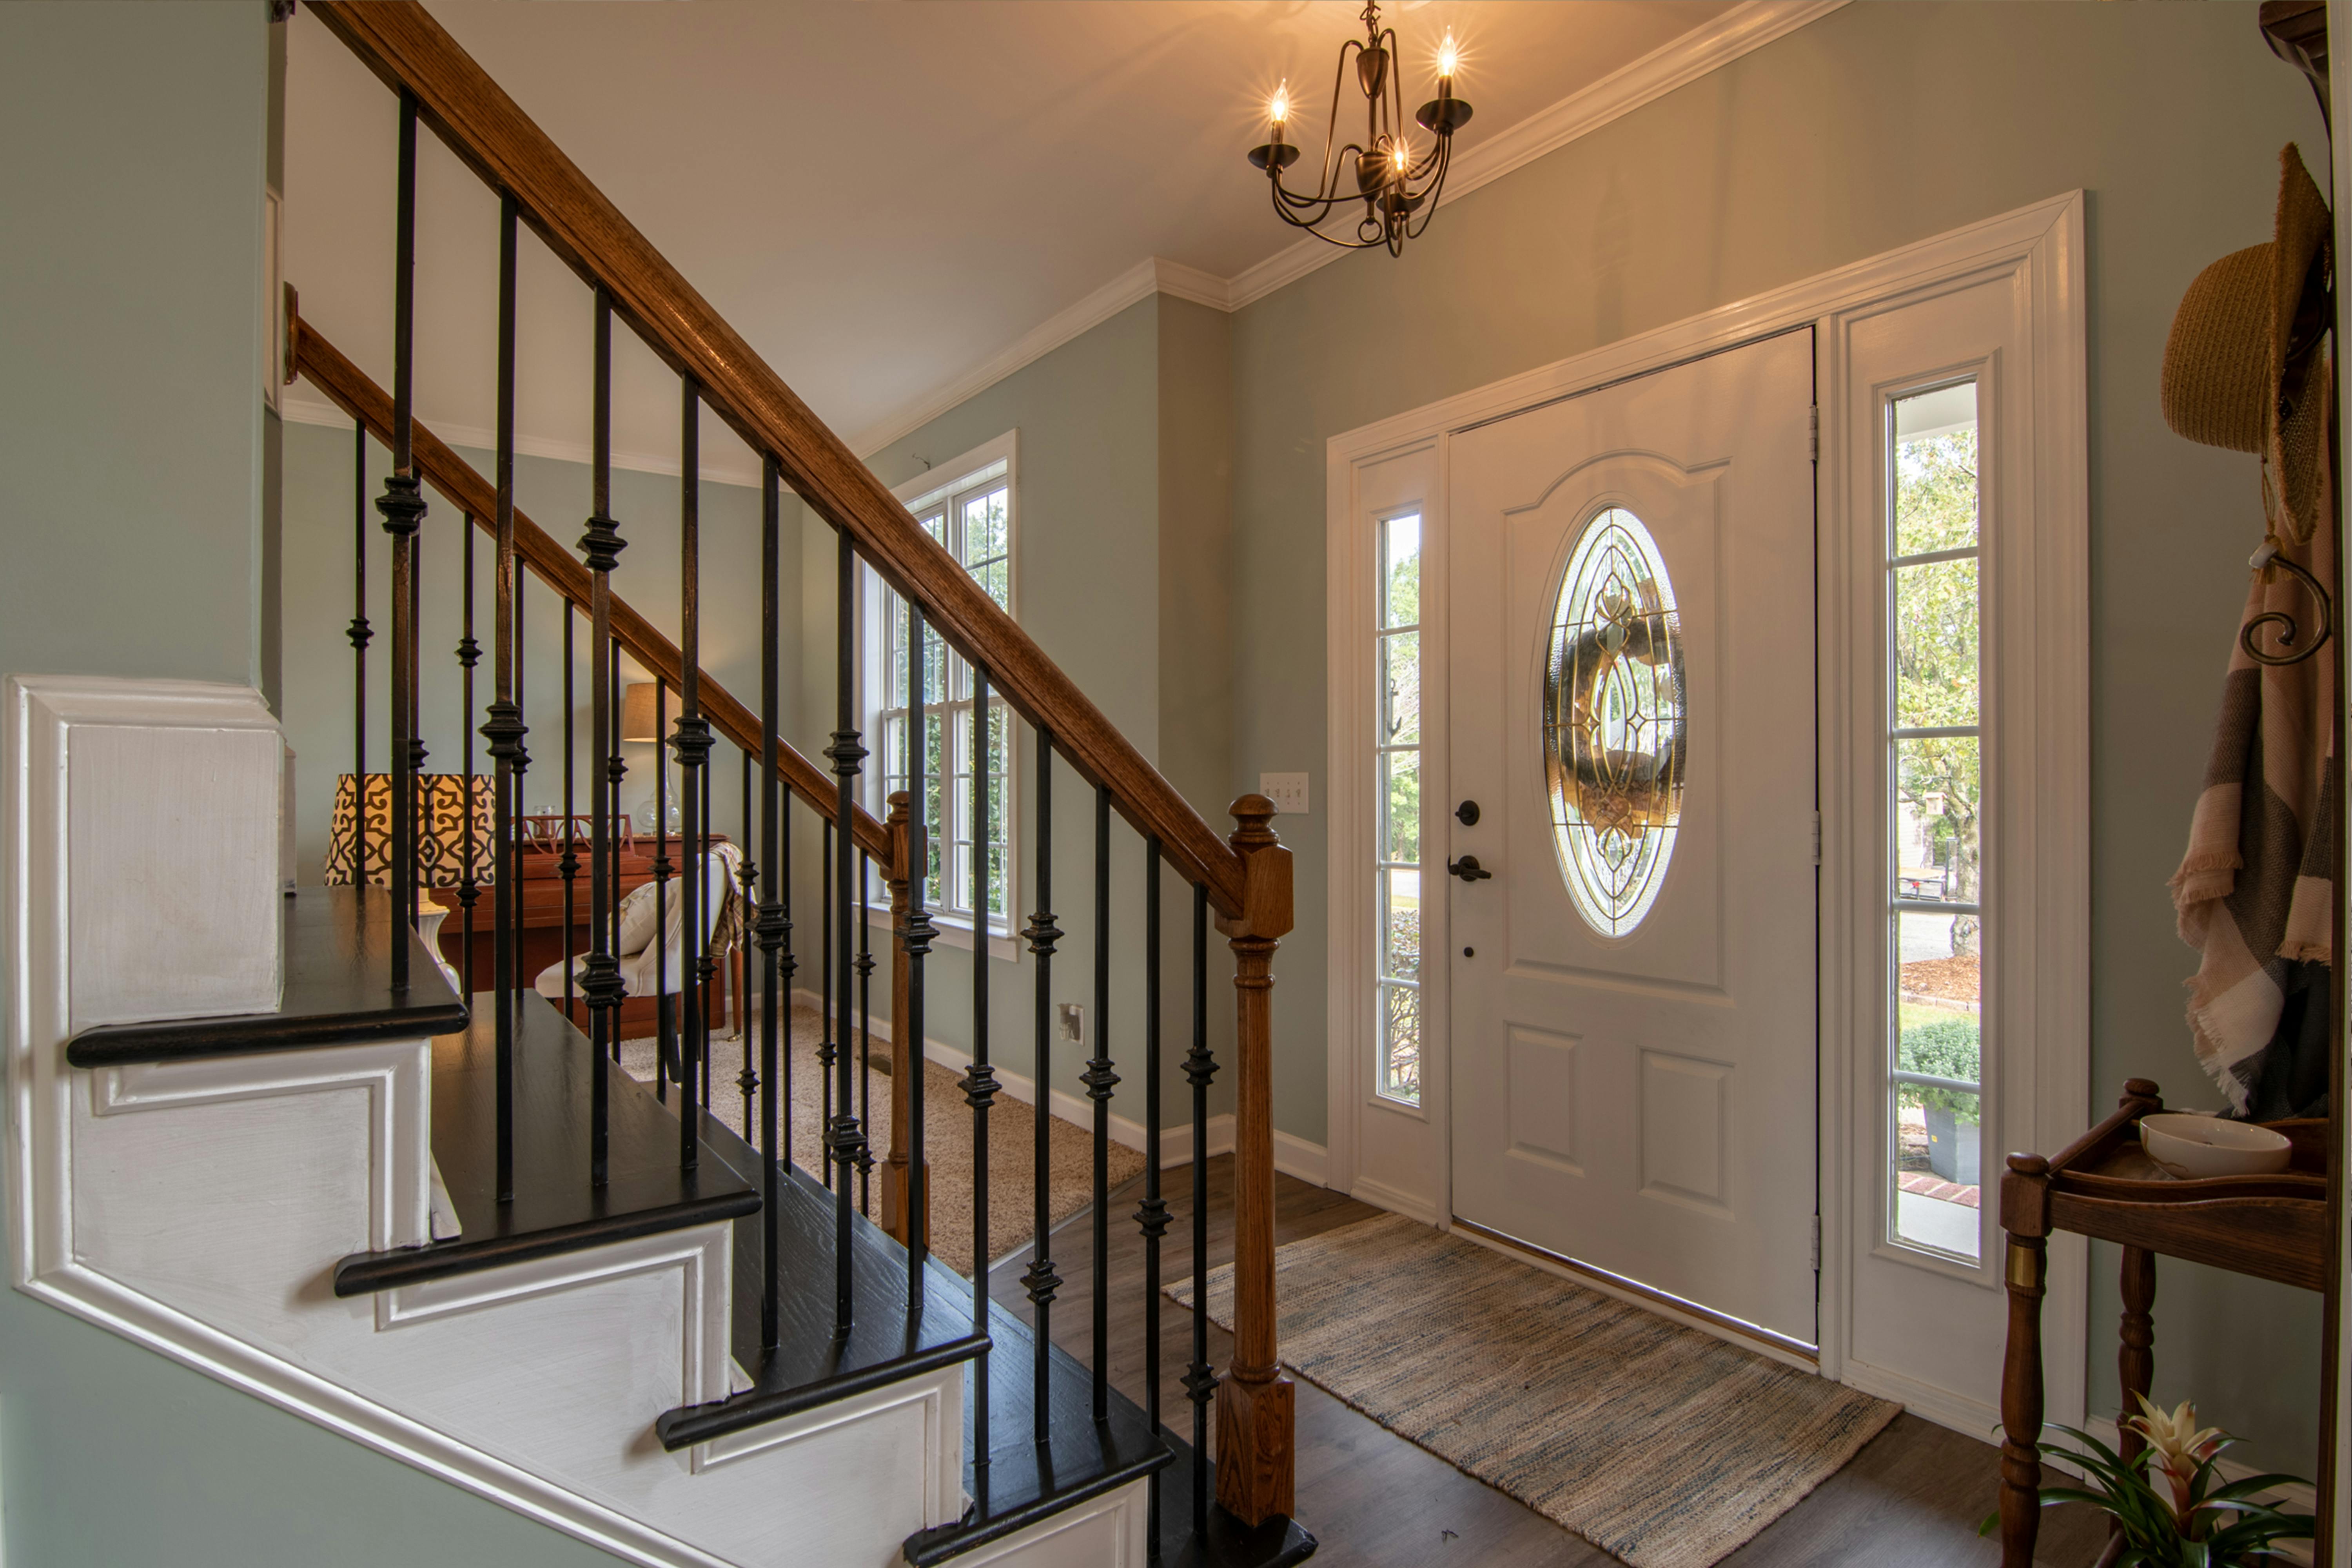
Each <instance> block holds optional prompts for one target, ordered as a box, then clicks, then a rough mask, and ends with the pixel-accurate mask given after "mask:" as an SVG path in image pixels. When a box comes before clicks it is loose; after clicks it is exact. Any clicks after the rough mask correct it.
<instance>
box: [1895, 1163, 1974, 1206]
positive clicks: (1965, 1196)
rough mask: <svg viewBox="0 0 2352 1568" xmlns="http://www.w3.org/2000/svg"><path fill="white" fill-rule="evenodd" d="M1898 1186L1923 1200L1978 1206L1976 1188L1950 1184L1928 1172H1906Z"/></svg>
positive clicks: (1899, 1180)
mask: <svg viewBox="0 0 2352 1568" xmlns="http://www.w3.org/2000/svg"><path fill="white" fill-rule="evenodd" d="M1897 1184H1898V1185H1900V1186H1901V1187H1902V1189H1903V1190H1904V1191H1905V1192H1906V1193H1916V1194H1918V1195H1919V1196H1921V1197H1923V1198H1934V1199H1936V1200H1937V1202H1939V1203H1947V1204H1959V1205H1963V1206H1965V1207H1968V1208H1974V1207H1976V1206H1977V1189H1976V1188H1974V1187H1964V1186H1961V1185H1960V1184H1958V1183H1957V1182H1948V1181H1946V1180H1944V1178H1943V1177H1941V1176H1937V1175H1933V1174H1931V1173H1928V1172H1926V1171H1906V1172H1904V1173H1902V1174H1901V1175H1900V1176H1899V1177H1898V1178H1897Z"/></svg>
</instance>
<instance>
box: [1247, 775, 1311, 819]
mask: <svg viewBox="0 0 2352 1568" xmlns="http://www.w3.org/2000/svg"><path fill="white" fill-rule="evenodd" d="M1257 793H1258V794H1260V795H1264V796H1265V798H1266V799H1268V800H1270V801H1272V802H1274V809H1275V810H1276V811H1278V812H1280V813H1282V815H1283V816H1306V815H1307V775H1306V774H1305V773H1260V774H1258V775H1257Z"/></svg>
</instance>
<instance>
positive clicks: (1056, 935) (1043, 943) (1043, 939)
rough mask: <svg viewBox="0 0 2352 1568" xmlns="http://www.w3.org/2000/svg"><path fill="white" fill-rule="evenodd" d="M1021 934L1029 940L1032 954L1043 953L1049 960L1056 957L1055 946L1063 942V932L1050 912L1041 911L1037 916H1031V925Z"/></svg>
mask: <svg viewBox="0 0 2352 1568" xmlns="http://www.w3.org/2000/svg"><path fill="white" fill-rule="evenodd" d="M1021 934H1022V935H1023V936H1024V937H1025V938H1027V939H1028V942H1029V951H1030V952H1034V953H1042V954H1044V955H1045V957H1048V958H1051V957H1052V956H1053V955H1054V944H1055V942H1060V941H1061V940H1062V930H1061V928H1060V927H1059V926H1056V925H1055V923H1054V915H1053V911H1052V910H1038V911H1037V912H1036V913H1035V914H1034V915H1031V916H1030V917H1029V923H1028V924H1027V925H1025V926H1024V927H1023V928H1022V930H1021Z"/></svg>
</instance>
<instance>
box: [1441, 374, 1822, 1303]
mask: <svg viewBox="0 0 2352 1568" xmlns="http://www.w3.org/2000/svg"><path fill="white" fill-rule="evenodd" d="M1811 406H1812V342H1811V332H1809V331H1796V332H1791V333H1787V334H1783V335H1782V336H1780V337H1776V338H1772V339H1769V340H1767V341H1765V342H1759V343H1757V344H1754V345H1751V346H1749V347H1746V348H1742V349H1738V350H1735V351H1732V352H1730V353H1722V354H1716V355H1711V356H1708V357H1706V358H1705V359H1701V360H1698V361H1696V362H1694V363H1687V364H1683V365H1677V366H1674V367H1672V368H1669V369H1665V370H1660V371H1656V372H1654V373H1652V374H1649V375H1646V376H1643V377H1639V378H1636V379H1633V380H1631V381H1626V382H1622V383H1620V384H1616V385H1614V386H1610V387H1606V388H1602V389H1601V390H1598V391H1595V392H1591V393H1587V394H1585V395H1581V396H1579V397H1573V398H1568V399H1563V400H1562V401H1559V402H1557V403H1553V404H1550V405H1547V406H1545V407H1542V408H1538V409H1535V410H1531V411H1529V412H1528V413H1525V414H1521V415H1517V416H1514V417H1512V418H1509V419H1504V420H1498V421H1496V422H1494V423H1491V424H1488V425H1486V426H1482V427H1480V428H1479V429H1476V430H1474V431H1471V432H1468V433H1466V434H1465V435H1463V436H1461V437H1457V438H1456V440H1455V442H1454V451H1453V455H1452V463H1451V473H1450V481H1449V497H1448V514H1449V516H1450V517H1451V519H1452V524H1453V526H1452V531H1451V540H1450V559H1451V563H1452V570H1451V573H1450V578H1451V593H1452V608H1453V616H1452V625H1453V636H1452V640H1451V643H1450V645H1449V648H1448V655H1449V660H1450V671H1449V677H1448V680H1449V685H1450V688H1451V693H1452V717H1453V724H1452V730H1451V737H1450V741H1451V752H1452V759H1453V769H1452V787H1453V798H1452V799H1449V800H1447V801H1444V802H1443V803H1441V805H1444V806H1446V807H1451V806H1453V805H1454V803H1455V801H1456V800H1475V801H1476V802H1477V803H1478V805H1479V807H1480V813H1479V816H1478V820H1477V821H1476V823H1475V825H1465V826H1454V828H1453V829H1452V834H1451V837H1452V841H1453V848H1454V853H1455V854H1456V855H1462V854H1470V855H1475V857H1476V858H1478V859H1479V860H1480V861H1481V862H1482V865H1483V867H1484V868H1486V869H1487V870H1489V871H1491V872H1492V876H1491V878H1489V879H1486V880H1481V881H1475V882H1464V881H1460V880H1457V879H1448V886H1449V888H1450V895H1451V903H1452V908H1453V916H1452V931H1453V946H1452V947H1451V948H1450V949H1449V950H1448V954H1449V959H1450V963H1451V967H1452V969H1453V975H1454V984H1453V1013H1452V1020H1453V1033H1452V1043H1453V1070H1452V1080H1453V1085H1454V1173H1453V1174H1454V1205H1453V1207H1454V1215H1455V1216H1456V1217H1457V1218H1460V1219H1464V1220H1468V1221H1470V1222H1472V1223H1474V1224H1476V1225H1478V1226H1483V1227H1485V1228H1486V1229H1489V1230H1494V1231H1497V1232H1500V1233H1502V1234H1503V1235H1506V1236H1508V1237H1514V1238H1516V1239H1517V1240H1519V1241H1522V1242H1526V1243H1529V1244H1531V1245H1533V1246H1536V1247H1540V1248H1542V1249H1543V1250H1545V1251H1547V1252H1550V1253H1553V1254H1556V1255H1559V1256H1560V1257H1564V1258H1572V1259H1574V1260H1576V1261H1577V1262H1580V1263H1582V1264H1585V1265H1587V1266H1588V1267H1591V1268H1600V1269H1601V1270H1603V1271H1605V1272H1607V1273H1609V1274H1612V1275H1614V1276H1617V1277H1618V1278H1620V1279H1627V1280H1630V1281H1633V1282H1634V1283H1637V1284H1640V1285H1643V1286H1645V1287H1648V1288H1650V1289H1655V1290H1659V1291H1663V1292H1664V1293H1665V1294H1668V1295H1670V1296H1674V1297H1675V1298H1678V1299H1680V1300H1685V1301H1689V1302H1692V1303H1695V1304H1696V1305H1698V1306H1701V1307H1703V1308H1706V1309H1707V1310H1711V1311H1714V1312H1717V1313H1719V1314H1722V1315H1724V1316H1727V1317H1729V1318H1732V1319H1736V1320H1738V1321H1742V1322H1746V1323H1752V1324H1756V1325H1759V1326H1761V1327H1763V1328H1765V1329H1767V1330H1769V1331H1771V1332H1772V1333H1774V1334H1777V1335H1779V1336H1780V1337H1781V1338H1783V1339H1785V1340H1789V1341H1793V1342H1796V1343H1798V1344H1801V1345H1811V1344H1812V1343H1813V1342H1814V1321H1813V1320H1814V1312H1813V1266H1812V1258H1811V1229H1812V1217H1813V1207H1814V1173H1813V1164H1814V1127H1813V1110H1814V1102H1815V1090H1814V1071H1815V1064H1814V1045H1815V1034H1814V1016H1815V1006H1814V990H1813V987H1814V974H1813V925H1814V886H1813V883H1814V873H1813V855H1812V812H1813V766H1814V742H1813V672H1812V644H1813V595H1812V579H1813V563H1812V552H1813V518H1812V465H1811V451H1810V444H1809V440H1808V428H1809V424H1810V418H1811ZM1623 513H1630V514H1632V516H1633V518H1635V519H1637V520H1638V521H1639V525H1640V526H1641V527H1643V528H1645V529H1646V531H1648V533H1649V534H1650V535H1651V537H1652V539H1653V540H1654V543H1655V548H1656V551H1657V552H1658V555H1659V557H1660V558H1661V562H1662V563H1663V565H1664V575H1665V578H1666V580H1667V582H1668V583H1669V584H1670V585H1671V588H1670V594H1671V602H1672V603H1673V604H1674V605H1675V612H1676V618H1678V620H1679V635H1680V637H1681V641H1682V649H1683V656H1682V658H1683V677H1684V689H1685V721H1684V725H1683V728H1684V731H1685V741H1686V745H1687V752H1686V759H1685V779H1686V781H1687V782H1686V784H1685V787H1684V790H1683V794H1682V812H1681V821H1680V824H1679V826H1677V827H1676V828H1675V830H1674V831H1675V842H1674V845H1673V848H1672V851H1671V855H1670V858H1667V859H1666V860H1665V861H1664V866H1663V868H1662V870H1661V871H1660V873H1659V875H1660V877H1661V879H1662V880H1661V882H1660V883H1659V886H1658V890H1657V892H1656V895H1655V899H1654V902H1653V903H1651V904H1650V905H1649V906H1648V907H1647V910H1646V912H1645V913H1643V914H1642V915H1640V916H1639V917H1638V919H1637V921H1636V923H1634V924H1633V926H1632V928H1631V929H1630V930H1629V931H1624V932H1623V933H1622V934H1617V935H1611V934H1606V933H1604V932H1602V931H1600V930H1598V929H1596V928H1595V927H1594V926H1593V925H1592V924H1591V923H1589V922H1588V921H1587V919H1586V918H1585V916H1584V915H1583V914H1581V913H1580V911H1579V910H1578V908H1577V906H1576V904H1575V902H1574V901H1573V900H1572V899H1571V896H1570V890H1569V887H1568V882H1567V879H1566V875H1565V873H1564V870H1563V868H1562V864H1561V860H1560V856H1559V851H1558V850H1557V849H1556V848H1555V844H1554V832H1553V827H1552V816H1551V809H1550V793H1549V789H1548V787H1547V783H1546V756H1545V741H1544V735H1543V700H1544V684H1545V679H1546V664H1547V653H1548V650H1549V647H1550V644H1551V640H1552V635H1553V634H1552V628H1553V620H1554V613H1555V607H1556V605H1557V602H1558V599H1559V594H1560V591H1561V586H1562V579H1563V574H1565V572H1566V571H1567V569H1568V567H1569V564H1570V557H1571V554H1572V553H1574V552H1577V550H1578V547H1579V544H1580V541H1581V540H1582V539H1583V538H1584V537H1585V535H1586V533H1587V532H1588V531H1590V530H1593V529H1596V528H1602V527H1605V526H1608V522H1607V520H1608V519H1610V518H1612V517H1614V516H1622V514H1623ZM1621 526H1622V525H1621ZM1634 570H1635V571H1636V572H1637V573H1638V572H1643V571H1646V570H1648V568H1647V567H1646V566H1645V565H1637V566H1635V568H1634ZM1654 624H1656V623H1655V621H1654V620H1653V619H1651V618H1649V617H1642V616H1636V617H1635V619H1634V621H1633V625H1634V626H1636V627H1637V628H1639V627H1643V626H1651V625H1654ZM1627 739H1628V740H1629V741H1631V742H1633V743H1634V744H1636V745H1640V744H1641V743H1642V740H1641V738H1640V737H1628V738H1627ZM1649 742H1650V743H1663V742H1662V731H1660V732H1656V733H1653V734H1652V735H1651V736H1650V737H1649Z"/></svg>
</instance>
